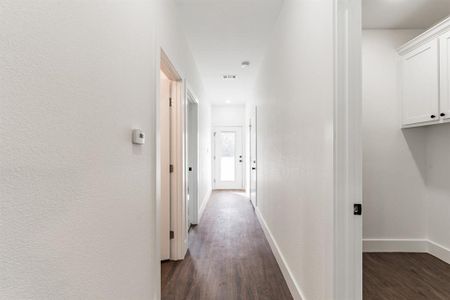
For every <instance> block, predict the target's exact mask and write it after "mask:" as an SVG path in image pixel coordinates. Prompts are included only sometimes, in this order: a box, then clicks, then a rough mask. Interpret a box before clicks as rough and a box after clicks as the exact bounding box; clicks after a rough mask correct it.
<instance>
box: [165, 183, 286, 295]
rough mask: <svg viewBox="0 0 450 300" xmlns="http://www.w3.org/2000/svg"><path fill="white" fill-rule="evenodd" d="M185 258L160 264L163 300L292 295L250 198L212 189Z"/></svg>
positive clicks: (190, 239)
mask: <svg viewBox="0 0 450 300" xmlns="http://www.w3.org/2000/svg"><path fill="white" fill-rule="evenodd" d="M189 249H190V250H189V252H188V254H187V256H186V258H185V259H184V260H183V261H179V262H163V263H162V264H161V273H162V274H161V278H162V280H161V281H162V292H161V294H162V299H183V300H184V299H195V300H201V299H208V300H210V299H224V300H233V299H258V300H264V299H267V300H269V299H270V300H273V299H276V300H284V299H292V296H291V294H290V292H289V289H288V287H287V284H286V282H285V280H284V278H283V275H282V274H281V271H280V269H279V267H278V264H277V262H276V260H275V257H274V256H273V254H272V251H271V249H270V246H269V244H268V242H267V240H266V238H265V236H264V233H263V231H262V229H261V227H260V225H259V222H258V220H257V219H256V215H255V213H254V211H253V208H252V206H251V203H250V201H249V200H248V199H247V198H246V197H244V196H243V194H242V193H239V192H230V191H219V192H214V193H213V195H212V198H211V200H210V201H209V203H208V206H207V207H206V210H205V212H204V215H203V218H202V220H201V222H200V224H199V225H198V226H195V227H193V228H191V230H190V233H189Z"/></svg>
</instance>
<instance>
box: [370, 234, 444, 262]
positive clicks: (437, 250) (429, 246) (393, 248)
mask: <svg viewBox="0 0 450 300" xmlns="http://www.w3.org/2000/svg"><path fill="white" fill-rule="evenodd" d="M363 245H364V246H363V251H364V252H413V253H428V254H431V255H433V256H435V257H437V258H439V259H440V260H443V261H445V262H446V263H448V264H450V249H448V248H445V247H444V246H442V245H439V244H437V243H435V242H432V241H430V240H427V239H364V240H363Z"/></svg>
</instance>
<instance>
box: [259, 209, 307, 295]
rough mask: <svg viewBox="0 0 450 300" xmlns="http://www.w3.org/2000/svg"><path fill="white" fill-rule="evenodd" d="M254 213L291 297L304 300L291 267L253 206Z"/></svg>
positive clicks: (262, 218)
mask: <svg viewBox="0 0 450 300" xmlns="http://www.w3.org/2000/svg"><path fill="white" fill-rule="evenodd" d="M255 213H256V216H257V217H258V221H259V224H261V227H262V229H263V231H264V235H265V236H266V239H267V241H268V242H269V245H270V248H271V249H272V252H273V255H274V256H275V259H276V260H277V263H278V266H279V267H280V269H281V273H282V274H283V277H284V279H285V280H286V283H287V285H288V287H289V291H290V292H291V294H292V297H293V298H294V299H296V300H302V299H303V300H305V299H306V298H305V297H304V296H303V293H302V291H301V289H300V286H299V285H298V284H297V282H296V281H295V279H294V276H293V275H292V272H291V269H289V266H288V264H287V262H286V260H285V259H284V256H283V253H281V250H280V247H278V244H277V242H276V240H275V239H274V237H273V235H272V233H271V232H270V229H269V227H268V226H267V224H266V221H265V220H264V217H263V216H262V214H261V212H260V211H259V209H258V207H256V208H255Z"/></svg>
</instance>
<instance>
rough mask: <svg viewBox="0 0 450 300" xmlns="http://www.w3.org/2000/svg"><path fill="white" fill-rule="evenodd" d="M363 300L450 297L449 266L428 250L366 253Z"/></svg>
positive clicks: (437, 298) (442, 298)
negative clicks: (419, 251)
mask: <svg viewBox="0 0 450 300" xmlns="http://www.w3.org/2000/svg"><path fill="white" fill-rule="evenodd" d="M363 266H364V271H363V299H364V300H391V299H392V300H449V299H450V265H449V264H447V263H445V262H443V261H441V260H439V259H438V258H436V257H434V256H432V255H430V254H425V253H364V255H363Z"/></svg>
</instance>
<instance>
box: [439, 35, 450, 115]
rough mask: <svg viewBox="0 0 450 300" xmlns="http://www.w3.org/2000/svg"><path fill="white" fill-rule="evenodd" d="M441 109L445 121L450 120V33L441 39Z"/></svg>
mask: <svg viewBox="0 0 450 300" xmlns="http://www.w3.org/2000/svg"><path fill="white" fill-rule="evenodd" d="M440 54H441V64H440V69H441V107H440V113H441V116H442V118H443V119H448V120H450V31H449V32H447V33H445V34H444V35H443V36H441V38H440Z"/></svg>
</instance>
